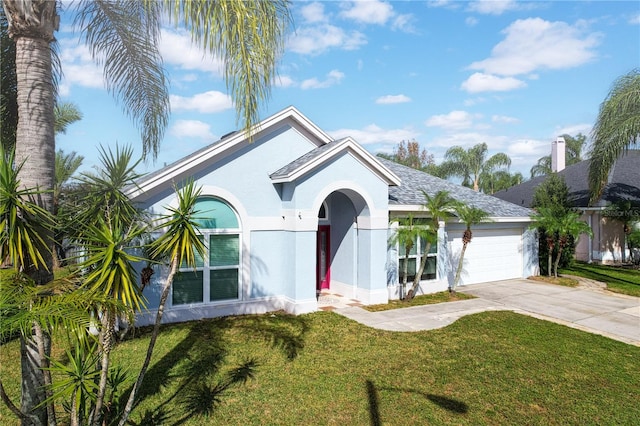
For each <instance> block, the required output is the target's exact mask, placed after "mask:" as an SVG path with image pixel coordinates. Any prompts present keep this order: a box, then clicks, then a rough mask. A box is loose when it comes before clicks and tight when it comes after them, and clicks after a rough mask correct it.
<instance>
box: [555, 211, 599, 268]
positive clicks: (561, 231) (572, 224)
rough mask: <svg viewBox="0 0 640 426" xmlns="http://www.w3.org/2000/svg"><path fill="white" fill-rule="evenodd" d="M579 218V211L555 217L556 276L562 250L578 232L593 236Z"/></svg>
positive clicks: (588, 227)
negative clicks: (556, 235)
mask: <svg viewBox="0 0 640 426" xmlns="http://www.w3.org/2000/svg"><path fill="white" fill-rule="evenodd" d="M579 219H580V213H576V212H567V214H565V215H564V216H560V217H559V218H556V220H557V225H556V231H557V232H558V254H557V255H556V260H555V263H554V275H555V277H556V278H558V265H559V264H560V258H561V257H562V252H563V250H564V249H565V248H566V247H567V246H568V245H569V244H571V245H573V244H574V241H575V240H576V239H577V238H578V237H579V236H580V234H587V235H589V236H593V231H591V227H590V226H589V225H588V224H587V223H586V222H583V221H581V220H579Z"/></svg>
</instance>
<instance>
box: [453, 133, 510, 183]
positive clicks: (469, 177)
mask: <svg viewBox="0 0 640 426" xmlns="http://www.w3.org/2000/svg"><path fill="white" fill-rule="evenodd" d="M487 151H488V147H487V144H486V143H484V142H483V143H479V144H477V145H475V146H473V147H471V148H469V149H466V150H465V149H464V148H462V147H461V146H452V147H451V148H449V149H448V150H447V152H446V153H445V155H444V158H445V161H444V162H443V163H442V164H441V165H440V168H441V170H442V171H443V173H444V174H445V175H446V176H447V177H452V176H457V177H460V178H462V185H464V186H467V187H470V188H473V190H474V191H479V190H480V180H481V176H482V175H487V174H491V173H493V172H494V171H496V170H497V169H498V168H500V167H506V168H508V167H509V166H510V165H511V159H510V158H509V156H508V155H507V154H504V153H501V152H499V153H497V154H494V155H492V156H491V157H489V158H488V159H487Z"/></svg>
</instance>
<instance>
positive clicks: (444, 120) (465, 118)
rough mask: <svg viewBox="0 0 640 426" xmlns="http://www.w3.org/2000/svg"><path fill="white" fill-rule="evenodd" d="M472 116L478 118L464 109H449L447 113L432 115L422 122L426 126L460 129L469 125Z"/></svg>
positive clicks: (471, 123) (471, 122)
mask: <svg viewBox="0 0 640 426" xmlns="http://www.w3.org/2000/svg"><path fill="white" fill-rule="evenodd" d="M474 118H478V116H473V115H471V114H469V113H468V112H466V111H451V112H450V113H448V114H440V115H433V116H431V117H429V118H428V119H427V121H425V123H424V124H425V125H426V126H427V127H440V128H442V129H447V130H452V129H455V130H460V129H467V128H469V127H471V126H472V125H473V119H474Z"/></svg>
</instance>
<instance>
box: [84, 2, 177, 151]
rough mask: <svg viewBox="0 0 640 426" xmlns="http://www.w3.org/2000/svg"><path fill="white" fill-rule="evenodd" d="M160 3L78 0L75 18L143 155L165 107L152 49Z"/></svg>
mask: <svg viewBox="0 0 640 426" xmlns="http://www.w3.org/2000/svg"><path fill="white" fill-rule="evenodd" d="M161 7H162V6H161V4H160V2H157V1H145V2H142V1H138V0H115V1H103V0H90V1H82V2H81V3H79V6H78V10H77V15H76V20H75V25H78V26H79V27H80V30H81V34H82V38H83V41H84V42H86V44H87V45H88V46H89V48H90V50H91V54H92V56H93V59H94V60H96V61H97V62H98V63H100V64H104V77H105V81H106V85H107V89H108V90H109V92H111V93H112V94H113V95H114V97H115V98H116V100H117V101H119V102H121V103H122V104H123V106H124V110H125V112H126V113H127V115H128V116H129V117H131V118H132V119H133V121H134V123H136V125H137V126H138V128H139V130H140V133H141V137H142V152H143V157H145V158H146V156H147V155H149V154H151V155H152V157H153V158H155V157H156V156H157V154H158V150H159V146H160V141H161V140H162V137H163V135H164V132H165V129H166V127H167V123H168V119H169V110H170V106H169V94H168V89H167V81H166V77H165V71H164V69H163V67H162V58H161V57H160V53H159V51H158V39H159V36H160V16H161V14H160V10H161Z"/></svg>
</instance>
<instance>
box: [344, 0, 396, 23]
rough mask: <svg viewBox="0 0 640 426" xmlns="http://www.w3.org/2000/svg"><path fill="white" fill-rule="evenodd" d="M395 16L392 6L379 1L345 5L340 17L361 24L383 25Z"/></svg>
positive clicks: (373, 0)
mask: <svg viewBox="0 0 640 426" xmlns="http://www.w3.org/2000/svg"><path fill="white" fill-rule="evenodd" d="M394 15H395V13H394V11H393V6H391V5H390V4H389V3H387V2H383V1H379V0H367V1H354V2H351V3H347V4H346V8H345V10H343V11H342V12H341V13H340V16H342V17H343V18H347V19H352V20H354V21H356V22H359V23H363V24H378V25H384V24H386V23H387V21H389V19H391V17H393V16H394Z"/></svg>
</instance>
